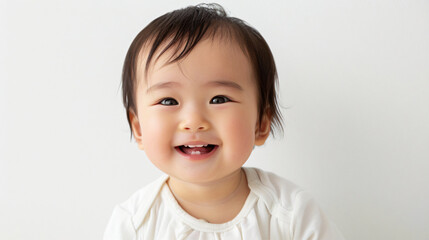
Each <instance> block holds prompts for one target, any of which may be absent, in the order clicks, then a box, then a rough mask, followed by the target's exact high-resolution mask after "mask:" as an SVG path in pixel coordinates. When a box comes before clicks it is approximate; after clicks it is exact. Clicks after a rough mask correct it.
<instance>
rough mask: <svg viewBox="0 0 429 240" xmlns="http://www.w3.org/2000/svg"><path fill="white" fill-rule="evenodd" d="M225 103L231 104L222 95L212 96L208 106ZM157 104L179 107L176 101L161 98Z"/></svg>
mask: <svg viewBox="0 0 429 240" xmlns="http://www.w3.org/2000/svg"><path fill="white" fill-rule="evenodd" d="M215 99H221V102H216V101H215ZM227 102H232V100H231V99H230V98H228V97H226V96H223V95H218V96H214V97H213V98H212V99H211V100H210V104H223V103H227ZM158 104H160V105H163V106H174V105H179V103H178V102H177V100H176V99H174V98H163V99H161V100H160V101H159V102H158Z"/></svg>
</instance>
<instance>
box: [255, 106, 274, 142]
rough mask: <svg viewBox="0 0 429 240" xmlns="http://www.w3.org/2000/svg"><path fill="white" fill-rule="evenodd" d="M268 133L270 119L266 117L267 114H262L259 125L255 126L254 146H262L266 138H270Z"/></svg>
mask: <svg viewBox="0 0 429 240" xmlns="http://www.w3.org/2000/svg"><path fill="white" fill-rule="evenodd" d="M270 131H271V119H270V118H269V117H268V115H267V114H264V116H263V117H262V120H261V122H260V123H259V122H258V123H257V125H256V131H255V145H256V146H261V145H264V143H265V141H266V140H267V138H268V136H270Z"/></svg>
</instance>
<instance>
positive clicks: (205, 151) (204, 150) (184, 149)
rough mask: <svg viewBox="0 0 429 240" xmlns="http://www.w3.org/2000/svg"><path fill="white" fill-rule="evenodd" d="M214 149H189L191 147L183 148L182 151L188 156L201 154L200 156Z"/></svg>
mask: <svg viewBox="0 0 429 240" xmlns="http://www.w3.org/2000/svg"><path fill="white" fill-rule="evenodd" d="M212 149H213V147H209V146H208V147H193V148H189V147H181V150H182V151H183V152H184V153H186V154H192V153H194V154H198V152H200V153H199V154H207V153H209V152H210V151H211V150H212Z"/></svg>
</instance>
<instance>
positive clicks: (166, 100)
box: [159, 98, 179, 106]
mask: <svg viewBox="0 0 429 240" xmlns="http://www.w3.org/2000/svg"><path fill="white" fill-rule="evenodd" d="M159 104H161V105H166V106H172V105H178V104H179V103H178V102H177V101H176V100H175V99H174V98H164V99H162V100H161V101H160V102H159Z"/></svg>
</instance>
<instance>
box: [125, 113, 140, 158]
mask: <svg viewBox="0 0 429 240" xmlns="http://www.w3.org/2000/svg"><path fill="white" fill-rule="evenodd" d="M128 117H129V119H130V124H131V129H132V131H133V136H134V138H135V139H136V142H137V146H138V147H139V148H140V149H141V150H143V138H142V131H141V128H140V122H139V119H138V117H137V115H136V114H135V113H134V112H133V111H129V112H128Z"/></svg>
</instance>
